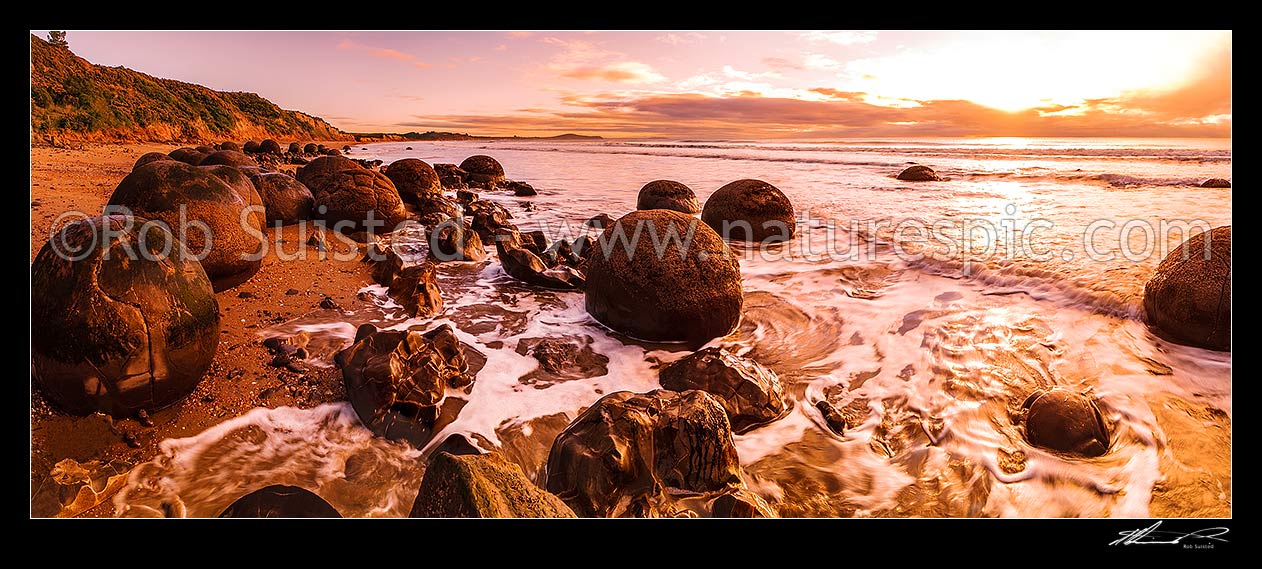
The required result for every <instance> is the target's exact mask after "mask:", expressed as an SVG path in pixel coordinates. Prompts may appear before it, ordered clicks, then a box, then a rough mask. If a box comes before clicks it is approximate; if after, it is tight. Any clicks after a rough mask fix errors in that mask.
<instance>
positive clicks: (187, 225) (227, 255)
mask: <svg viewBox="0 0 1262 569" xmlns="http://www.w3.org/2000/svg"><path fill="white" fill-rule="evenodd" d="M217 168H228V169H231V168H230V167H228V166H210V167H207V168H199V167H197V166H189V165H187V164H183V163H179V162H172V161H167V160H162V161H158V162H152V163H149V164H145V165H144V166H141V167H139V168H137V169H135V170H134V171H132V173H131V174H128V175H127V177H126V178H123V180H122V181H121V182H119V184H118V187H116V188H115V189H114V193H113V195H111V196H110V200H109V203H108V204H107V207H108V206H122V207H126V208H127V209H128V210H130V212H131V213H132V214H133V215H136V216H138V217H144V218H147V219H153V220H161V221H162V222H164V223H166V224H167V227H168V228H170V229H171V230H172V232H173V233H174V234H175V236H176V237H177V238H178V239H180V240H181V241H182V242H183V243H184V245H185V247H187V248H188V249H189V252H190V253H191V254H193V255H197V256H199V257H201V264H202V268H204V269H205V271H206V275H207V276H209V277H210V280H211V282H212V283H213V284H214V286H215V290H216V291H221V290H225V289H228V288H231V287H233V286H236V285H238V284H240V283H241V282H244V281H245V280H246V279H248V278H249V277H250V276H251V275H253V274H254V273H255V272H256V271H258V268H259V266H260V265H261V263H262V259H261V255H259V253H260V250H261V248H262V240H261V236H262V223H263V219H264V217H263V216H262V215H260V214H259V212H252V211H250V210H249V209H248V208H249V207H250V205H251V203H250V201H249V200H248V199H247V198H243V197H241V195H240V194H239V193H238V191H244V189H240V190H238V189H234V188H233V186H232V185H229V184H228V183H227V182H225V181H224V180H223V179H221V178H220V177H219V176H217V175H216V173H215V172H213V171H212V170H214V169H217ZM247 181H248V180H247ZM255 195H257V193H256V194H255ZM107 211H108V210H107Z"/></svg>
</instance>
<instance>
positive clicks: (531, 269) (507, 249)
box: [495, 227, 583, 290]
mask: <svg viewBox="0 0 1262 569" xmlns="http://www.w3.org/2000/svg"><path fill="white" fill-rule="evenodd" d="M532 249H533V250H532ZM540 249H542V248H541V247H538V246H537V245H536V244H535V243H534V242H531V243H529V246H528V244H526V243H523V240H522V235H521V233H519V232H518V231H517V230H516V229H514V228H511V227H505V228H500V229H499V230H498V231H497V233H496V234H495V251H496V253H497V254H498V255H499V260H500V264H501V265H502V266H503V267H504V272H506V273H508V274H509V276H511V277H513V278H515V279H517V280H519V281H523V282H526V283H529V284H532V285H535V286H539V287H543V288H548V289H553V290H575V289H579V288H582V287H583V274H582V273H580V272H578V271H577V270H575V269H574V268H572V267H569V266H566V265H558V264H556V263H548V262H546V261H545V260H544V259H543V258H541V257H540V256H539V254H540V253H541V252H542V251H540Z"/></svg>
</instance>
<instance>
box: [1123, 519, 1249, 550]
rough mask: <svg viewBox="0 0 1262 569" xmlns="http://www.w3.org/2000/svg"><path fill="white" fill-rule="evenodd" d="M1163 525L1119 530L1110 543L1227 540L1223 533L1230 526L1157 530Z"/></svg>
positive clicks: (1146, 543)
mask: <svg viewBox="0 0 1262 569" xmlns="http://www.w3.org/2000/svg"><path fill="white" fill-rule="evenodd" d="M1159 527H1161V522H1157V523H1155V524H1153V525H1151V526H1149V527H1147V528H1144V529H1136V530H1128V531H1123V532H1118V535H1120V536H1122V537H1120V538H1118V539H1117V540H1115V541H1113V543H1110V544H1109V545H1178V544H1180V543H1182V542H1183V541H1184V540H1193V539H1201V540H1208V541H1221V542H1224V543H1225V542H1226V541H1227V540H1226V539H1223V538H1222V537H1220V536H1222V535H1226V533H1227V532H1228V531H1230V530H1229V529H1228V528H1225V527H1213V528H1205V529H1200V530H1196V531H1193V532H1187V533H1180V532H1177V531H1157V528H1159Z"/></svg>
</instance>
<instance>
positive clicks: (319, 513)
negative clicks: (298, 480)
mask: <svg viewBox="0 0 1262 569" xmlns="http://www.w3.org/2000/svg"><path fill="white" fill-rule="evenodd" d="M219 517H221V518H340V517H342V514H340V513H339V512H338V511H337V508H334V507H333V506H332V505H331V504H329V503H328V502H326V501H324V498H321V497H319V496H317V495H316V494H315V493H314V492H312V491H310V490H307V489H305V488H299V487H297V486H285V485H283V484H273V485H271V486H268V487H266V488H262V489H259V490H255V491H253V492H250V493H249V494H246V495H244V496H242V497H240V498H238V499H237V501H236V502H233V503H232V505H230V506H228V507H227V509H225V510H224V511H223V513H221V514H219Z"/></svg>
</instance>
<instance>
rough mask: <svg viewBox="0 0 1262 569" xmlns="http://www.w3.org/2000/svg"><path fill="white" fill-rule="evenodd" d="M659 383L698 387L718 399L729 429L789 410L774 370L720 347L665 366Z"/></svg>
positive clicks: (676, 387) (680, 388)
mask: <svg viewBox="0 0 1262 569" xmlns="http://www.w3.org/2000/svg"><path fill="white" fill-rule="evenodd" d="M659 377H660V379H661V383H662V387H663V388H665V389H670V390H672V391H687V390H689V389H700V390H701V391H705V392H706V393H709V394H710V395H713V396H714V397H715V398H716V399H718V401H719V403H721V404H722V405H723V409H724V410H726V411H727V418H728V421H729V422H730V423H731V424H732V431H734V432H736V433H737V434H740V433H744V432H746V431H750V430H752V429H754V428H755V427H758V426H760V425H764V424H767V423H770V422H772V421H775V420H776V419H779V418H780V417H783V416H784V415H785V413H787V412H788V411H789V409H788V406H787V405H785V402H784V388H783V387H782V386H781V385H780V378H779V377H778V376H777V375H776V372H774V371H771V370H769V369H767V368H765V367H763V366H762V364H760V363H758V362H756V361H753V360H751V359H748V358H742V357H740V356H737V355H735V354H733V353H731V352H729V351H727V350H725V349H723V348H713V347H711V348H706V349H704V350H701V351H699V352H696V353H694V354H692V355H690V356H687V357H685V358H683V359H681V360H679V361H677V362H675V363H673V364H670V365H669V366H666V367H665V368H662V371H661V372H660V374H659Z"/></svg>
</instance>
